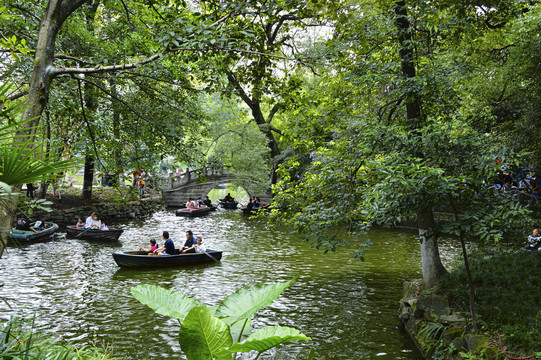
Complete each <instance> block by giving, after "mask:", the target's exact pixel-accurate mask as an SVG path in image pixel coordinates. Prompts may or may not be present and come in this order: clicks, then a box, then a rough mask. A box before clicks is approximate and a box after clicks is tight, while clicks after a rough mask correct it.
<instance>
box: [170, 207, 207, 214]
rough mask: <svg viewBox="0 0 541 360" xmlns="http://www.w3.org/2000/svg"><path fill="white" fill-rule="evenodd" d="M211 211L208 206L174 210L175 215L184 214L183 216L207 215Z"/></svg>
mask: <svg viewBox="0 0 541 360" xmlns="http://www.w3.org/2000/svg"><path fill="white" fill-rule="evenodd" d="M211 211H212V209H211V208H210V207H207V206H201V207H200V208H198V209H187V208H185V209H178V210H177V211H175V214H176V215H177V216H184V217H197V216H203V215H207V214H209V213H210V212H211Z"/></svg>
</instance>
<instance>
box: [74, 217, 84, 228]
mask: <svg viewBox="0 0 541 360" xmlns="http://www.w3.org/2000/svg"><path fill="white" fill-rule="evenodd" d="M75 227H76V228H77V229H84V228H85V222H84V221H83V219H81V218H79V219H77V224H76V225H75Z"/></svg>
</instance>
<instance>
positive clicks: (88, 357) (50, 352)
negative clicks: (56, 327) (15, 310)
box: [0, 317, 117, 360]
mask: <svg viewBox="0 0 541 360" xmlns="http://www.w3.org/2000/svg"><path fill="white" fill-rule="evenodd" d="M0 329H1V330H0V359H6V360H11V359H14V360H15V359H25V360H116V359H117V358H114V357H112V356H111V355H110V354H109V351H108V350H107V349H103V348H97V347H93V346H84V347H77V346H75V345H72V344H69V343H68V344H59V343H57V342H55V341H53V340H52V339H51V338H50V337H48V336H45V335H43V334H41V333H40V332H39V331H36V330H35V329H33V327H32V321H30V320H22V319H20V318H16V317H13V318H11V319H10V320H9V321H8V322H7V323H5V324H3V325H1V326H0Z"/></svg>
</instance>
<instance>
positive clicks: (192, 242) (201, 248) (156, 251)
mask: <svg viewBox="0 0 541 360" xmlns="http://www.w3.org/2000/svg"><path fill="white" fill-rule="evenodd" d="M162 239H163V241H164V243H163V246H161V247H160V246H159V245H158V243H157V242H156V240H154V239H152V240H150V247H149V248H147V249H145V248H143V246H140V247H139V250H140V251H144V252H146V253H147V254H148V255H149V256H155V255H177V252H176V249H175V243H174V242H173V240H172V239H171V237H170V236H169V232H168V231H164V232H163V234H162ZM206 251H207V248H206V247H205V245H203V239H202V238H201V236H198V237H197V238H194V236H193V232H192V231H191V230H188V231H186V241H185V242H184V245H182V247H181V248H180V249H179V253H180V254H186V253H204V252H206Z"/></svg>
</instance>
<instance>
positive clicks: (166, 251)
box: [154, 231, 175, 255]
mask: <svg viewBox="0 0 541 360" xmlns="http://www.w3.org/2000/svg"><path fill="white" fill-rule="evenodd" d="M162 238H163V240H164V241H165V242H164V243H163V246H162V247H161V248H159V249H156V250H154V255H175V243H174V242H173V240H171V239H170V238H169V232H168V231H164V232H163V234H162Z"/></svg>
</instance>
